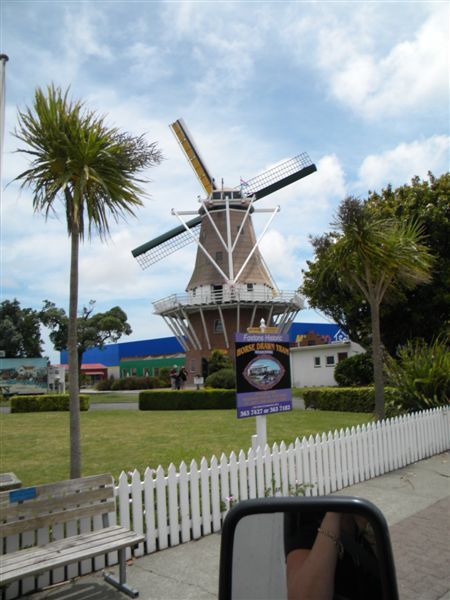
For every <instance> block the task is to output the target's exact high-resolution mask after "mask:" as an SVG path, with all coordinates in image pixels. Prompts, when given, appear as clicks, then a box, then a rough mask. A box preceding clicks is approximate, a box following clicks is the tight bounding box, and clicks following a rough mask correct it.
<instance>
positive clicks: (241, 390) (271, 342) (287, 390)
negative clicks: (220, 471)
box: [235, 329, 292, 450]
mask: <svg viewBox="0 0 450 600" xmlns="http://www.w3.org/2000/svg"><path fill="white" fill-rule="evenodd" d="M235 346H236V410H237V418H238V419H245V418H248V417H256V435H254V436H252V447H253V448H254V449H255V450H256V448H257V447H258V446H262V447H264V446H265V445H266V443H267V426H266V415H268V414H276V413H281V412H287V411H291V410H292V391H291V374H290V363H289V336H288V334H281V333H265V332H264V329H263V332H262V333H236V334H235Z"/></svg>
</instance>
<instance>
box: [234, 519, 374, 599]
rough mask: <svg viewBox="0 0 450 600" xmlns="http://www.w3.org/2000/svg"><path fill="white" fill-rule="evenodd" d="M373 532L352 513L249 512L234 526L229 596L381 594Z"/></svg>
mask: <svg viewBox="0 0 450 600" xmlns="http://www.w3.org/2000/svg"><path fill="white" fill-rule="evenodd" d="M377 554H378V552H377V547H376V543H375V536H374V532H373V528H372V526H371V524H370V523H369V522H368V521H367V519H366V518H365V517H362V516H361V515H358V514H354V513H337V512H319V511H313V512H312V511H307V512H301V511H298V510H297V511H296V512H286V513H281V512H277V513H270V514H252V515H248V516H246V517H244V518H242V519H241V520H240V521H239V523H238V524H237V526H236V530H235V538H234V545H233V579H232V598H233V600H244V599H245V600H251V599H257V598H258V599H262V598H272V599H273V598H280V599H283V600H284V599H285V600H305V599H308V600H356V599H364V600H366V599H368V600H372V599H377V600H380V599H381V598H383V591H382V585H381V571H380V563H379V561H378V557H377Z"/></svg>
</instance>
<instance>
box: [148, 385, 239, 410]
mask: <svg viewBox="0 0 450 600" xmlns="http://www.w3.org/2000/svg"><path fill="white" fill-rule="evenodd" d="M226 408H236V393H235V391H234V390H158V391H156V390H155V391H148V392H147V391H144V392H141V393H140V394H139V410H215V409H226Z"/></svg>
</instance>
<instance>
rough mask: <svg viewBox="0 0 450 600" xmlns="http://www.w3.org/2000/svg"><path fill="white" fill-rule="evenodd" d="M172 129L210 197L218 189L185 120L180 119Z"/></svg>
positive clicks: (171, 126)
mask: <svg viewBox="0 0 450 600" xmlns="http://www.w3.org/2000/svg"><path fill="white" fill-rule="evenodd" d="M170 128H171V130H172V131H173V134H174V135H175V137H176V138H177V140H178V142H179V144H180V146H181V149H182V150H183V152H184V154H185V155H186V158H187V159H188V162H189V164H190V165H191V167H192V168H193V170H194V173H195V174H196V175H197V177H198V180H199V181H200V183H201V185H202V187H203V189H204V190H205V192H206V193H207V194H208V196H209V195H210V194H211V193H212V191H213V190H215V189H216V186H215V184H214V179H213V178H212V177H211V175H210V173H209V171H208V169H207V168H206V165H205V163H204V161H203V159H202V158H201V156H200V153H199V151H198V150H197V148H196V147H195V144H194V141H193V139H192V136H191V135H190V133H189V131H188V129H187V127H186V124H185V123H184V121H183V119H178V120H177V121H175V123H172V125H170Z"/></svg>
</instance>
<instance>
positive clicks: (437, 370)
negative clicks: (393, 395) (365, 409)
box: [385, 337, 450, 412]
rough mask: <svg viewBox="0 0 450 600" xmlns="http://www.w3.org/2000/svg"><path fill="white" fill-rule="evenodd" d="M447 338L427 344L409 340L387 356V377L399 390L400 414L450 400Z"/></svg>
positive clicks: (449, 354)
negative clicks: (391, 355)
mask: <svg viewBox="0 0 450 600" xmlns="http://www.w3.org/2000/svg"><path fill="white" fill-rule="evenodd" d="M448 342H449V340H448V338H445V337H441V338H438V339H436V340H435V341H434V342H433V343H432V344H430V345H428V344H426V343H425V342H424V341H423V340H414V341H409V342H407V344H406V345H405V346H404V347H403V348H401V349H400V350H399V351H398V353H397V359H394V358H392V357H387V360H386V365H385V367H386V374H387V378H388V381H389V383H390V384H391V385H393V386H395V387H396V388H397V390H398V395H399V399H398V406H397V407H398V409H399V410H402V411H403V412H413V411H416V410H425V409H429V408H434V407H436V406H444V405H446V404H448V402H449V400H450V351H449V347H448Z"/></svg>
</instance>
